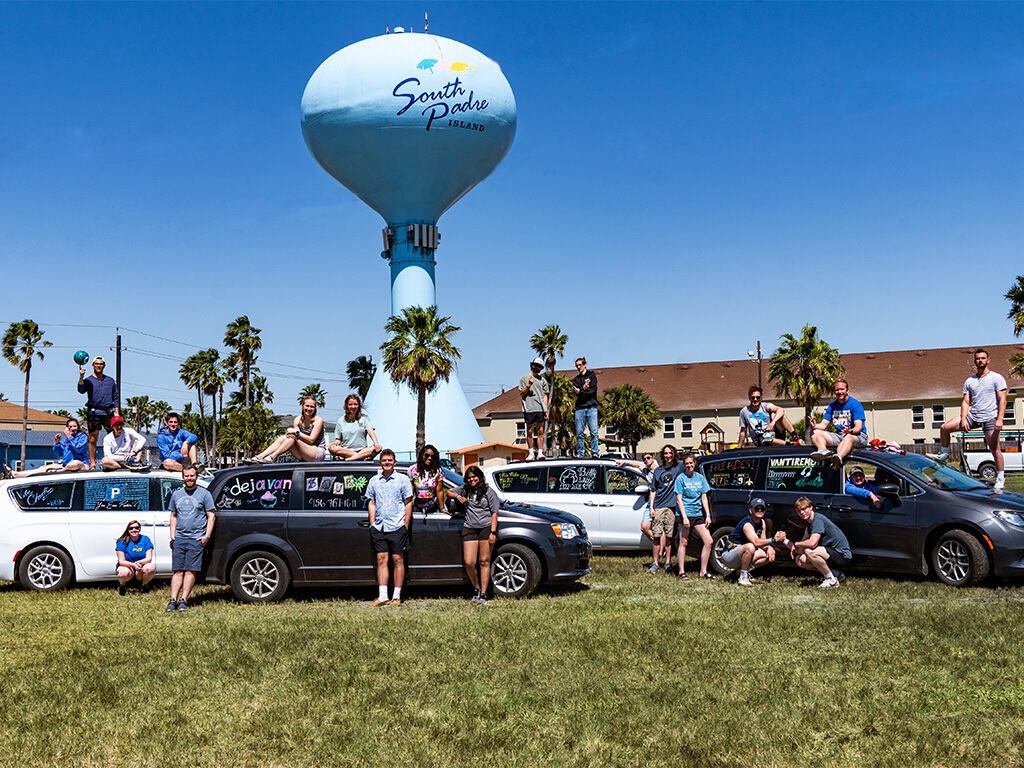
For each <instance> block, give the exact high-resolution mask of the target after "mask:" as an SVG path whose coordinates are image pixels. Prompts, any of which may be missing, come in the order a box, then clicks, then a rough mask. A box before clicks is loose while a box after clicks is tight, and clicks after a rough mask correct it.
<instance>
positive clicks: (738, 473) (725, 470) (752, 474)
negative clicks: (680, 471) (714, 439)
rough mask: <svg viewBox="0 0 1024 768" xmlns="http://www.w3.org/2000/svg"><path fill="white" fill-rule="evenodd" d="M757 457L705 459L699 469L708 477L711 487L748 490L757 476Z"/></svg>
mask: <svg viewBox="0 0 1024 768" xmlns="http://www.w3.org/2000/svg"><path fill="white" fill-rule="evenodd" d="M758 461H760V459H758V458H757V457H751V456H747V457H743V458H736V459H724V460H722V461H706V462H704V463H703V464H701V466H700V471H701V472H703V473H704V477H706V478H707V479H708V485H710V486H711V487H712V488H738V489H741V490H749V489H751V488H753V487H754V481H755V479H756V478H757V463H758Z"/></svg>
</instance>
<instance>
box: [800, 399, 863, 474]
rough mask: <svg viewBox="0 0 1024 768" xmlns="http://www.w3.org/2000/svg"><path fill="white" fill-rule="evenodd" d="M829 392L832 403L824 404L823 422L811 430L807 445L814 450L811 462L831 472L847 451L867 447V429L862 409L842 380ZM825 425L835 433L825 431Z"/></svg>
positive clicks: (845, 455) (838, 464) (840, 465)
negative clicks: (828, 467) (827, 466)
mask: <svg viewBox="0 0 1024 768" xmlns="http://www.w3.org/2000/svg"><path fill="white" fill-rule="evenodd" d="M832 391H833V392H834V393H835V396H836V399H835V400H833V401H832V402H831V403H829V404H828V408H826V409H825V416H824V418H822V420H821V421H820V422H818V423H817V424H814V425H813V427H812V428H813V430H814V431H813V432H812V433H811V442H813V443H814V447H815V448H817V450H816V451H815V452H814V453H812V454H811V458H812V459H814V460H815V461H828V462H829V463H830V464H831V465H832V469H839V468H840V467H842V466H843V459H845V458H846V457H847V456H849V455H850V451H852V450H853V449H854V448H867V447H868V425H867V418H866V417H865V415H864V406H863V405H861V404H860V403H859V402H858V401H857V400H855V399H853V398H852V397H850V385H849V384H847V383H846V379H839V380H838V381H837V382H836V383H835V386H834V387H833V389H832ZM829 424H831V425H832V426H833V427H835V430H836V431H835V432H828V431H826V430H828V425H829ZM833 448H834V449H835V450H833Z"/></svg>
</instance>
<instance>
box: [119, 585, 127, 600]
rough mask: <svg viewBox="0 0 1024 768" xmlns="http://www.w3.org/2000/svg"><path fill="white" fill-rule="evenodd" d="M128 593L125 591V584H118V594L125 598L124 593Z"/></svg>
mask: <svg viewBox="0 0 1024 768" xmlns="http://www.w3.org/2000/svg"><path fill="white" fill-rule="evenodd" d="M127 591H128V590H127V589H125V586H124V584H118V585H117V594H119V595H121V597H124V593H125V592H127Z"/></svg>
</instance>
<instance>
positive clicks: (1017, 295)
mask: <svg viewBox="0 0 1024 768" xmlns="http://www.w3.org/2000/svg"><path fill="white" fill-rule="evenodd" d="M1003 297H1004V298H1005V299H1006V300H1007V301H1009V302H1010V311H1009V312H1008V313H1007V314H1006V317H1007V318H1009V319H1010V320H1011V321H1013V335H1014V336H1020V335H1021V334H1022V333H1024V275H1017V282H1016V283H1014V284H1013V285H1012V286H1010V290H1008V291H1007V292H1006V293H1004V294H1003Z"/></svg>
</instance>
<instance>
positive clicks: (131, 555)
mask: <svg viewBox="0 0 1024 768" xmlns="http://www.w3.org/2000/svg"><path fill="white" fill-rule="evenodd" d="M114 554H116V555H117V581H118V587H117V594H119V595H123V594H124V593H125V591H126V588H127V587H128V583H129V582H131V581H134V580H135V579H138V581H139V586H141V587H142V592H143V594H145V593H146V592H149V582H151V581H152V580H153V574H155V573H156V566H155V565H154V564H153V542H152V540H151V539H150V538H149V536H145V535H143V533H142V523H140V522H139V521H138V520H132V521H131V522H130V523H128V527H127V528H125V529H124V533H122V534H121V537H120V538H119V539H118V540H117V543H116V544H115V545H114Z"/></svg>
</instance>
